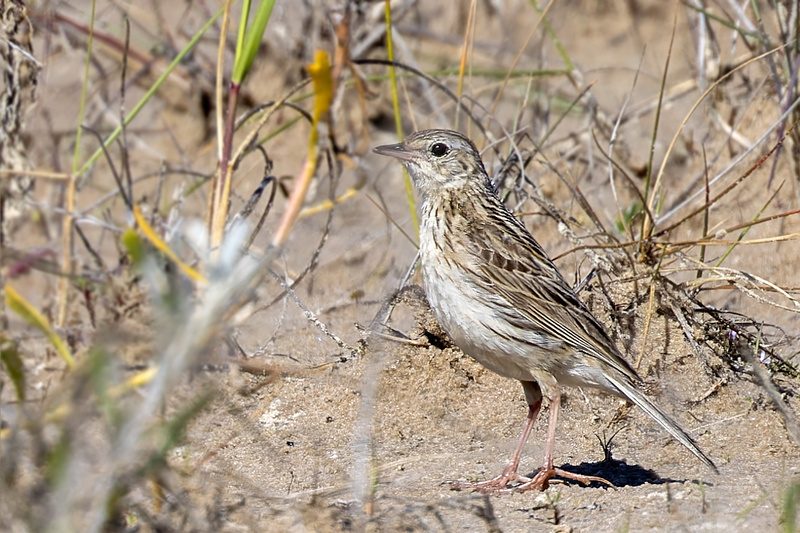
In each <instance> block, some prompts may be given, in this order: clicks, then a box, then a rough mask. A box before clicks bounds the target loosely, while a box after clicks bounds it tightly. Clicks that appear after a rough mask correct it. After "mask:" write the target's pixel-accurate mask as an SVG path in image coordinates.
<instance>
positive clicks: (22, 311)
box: [5, 285, 75, 369]
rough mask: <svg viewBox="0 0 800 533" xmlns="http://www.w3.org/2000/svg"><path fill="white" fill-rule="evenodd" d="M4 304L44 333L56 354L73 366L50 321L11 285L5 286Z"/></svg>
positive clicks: (71, 359)
mask: <svg viewBox="0 0 800 533" xmlns="http://www.w3.org/2000/svg"><path fill="white" fill-rule="evenodd" d="M5 293H6V305H7V306H8V308H9V309H11V310H12V311H14V312H15V313H17V314H18V315H19V316H21V317H22V318H23V319H24V320H25V321H26V322H27V323H28V324H30V325H32V326H33V327H35V328H37V329H38V330H40V331H41V332H42V333H44V334H45V336H46V337H47V340H49V341H50V343H51V344H52V345H53V346H54V347H55V349H56V351H57V352H58V355H60V356H61V358H62V359H63V360H64V362H65V363H67V367H68V368H69V369H72V368H73V367H74V366H75V359H74V358H73V357H72V354H71V353H70V351H69V348H67V346H66V345H65V344H64V341H62V340H61V337H59V336H58V335H57V334H56V332H55V331H53V328H52V327H51V326H50V322H48V321H47V319H46V318H45V317H44V315H42V314H41V313H40V312H39V311H37V310H36V309H35V308H34V307H33V306H32V305H31V304H29V303H28V302H27V300H25V298H23V297H22V296H20V294H19V293H18V292H17V291H15V290H14V289H13V288H12V287H11V285H6V286H5Z"/></svg>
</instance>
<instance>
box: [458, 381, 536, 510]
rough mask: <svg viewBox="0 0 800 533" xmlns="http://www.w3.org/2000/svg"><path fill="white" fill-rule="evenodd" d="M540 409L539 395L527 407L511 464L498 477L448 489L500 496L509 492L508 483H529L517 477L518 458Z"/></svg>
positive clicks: (460, 483) (465, 482)
mask: <svg viewBox="0 0 800 533" xmlns="http://www.w3.org/2000/svg"><path fill="white" fill-rule="evenodd" d="M526 392H527V391H526ZM541 407H542V398H541V395H539V399H538V400H536V401H535V402H534V403H531V404H529V405H528V418H527V419H526V420H525V426H524V427H523V428H522V434H521V435H520V436H519V442H518V443H517V449H516V450H514V455H513V456H512V458H511V462H510V463H509V464H508V466H506V467H505V469H504V470H503V472H502V473H501V474H500V475H499V476H497V477H496V478H493V479H489V480H487V481H480V482H469V481H453V482H451V483H450V487H451V488H452V489H453V490H462V489H472V490H475V491H477V492H480V493H482V494H501V493H503V492H510V491H509V490H508V489H506V486H507V485H508V484H509V483H513V482H514V481H519V482H522V483H527V482H530V481H531V479H530V478H528V477H525V476H521V475H519V474H518V473H517V469H518V468H519V460H520V456H522V448H524V447H525V442H526V441H527V440H528V436H529V435H530V434H531V430H532V429H533V423H534V422H535V421H536V416H537V415H538V414H539V409H541Z"/></svg>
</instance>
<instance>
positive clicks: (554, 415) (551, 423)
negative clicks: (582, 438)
mask: <svg viewBox="0 0 800 533" xmlns="http://www.w3.org/2000/svg"><path fill="white" fill-rule="evenodd" d="M560 405H561V389H560V388H559V387H558V386H556V387H555V391H554V392H553V396H551V398H550V419H549V420H548V421H547V440H546V441H545V445H544V463H543V464H542V469H541V470H539V472H537V474H536V475H535V476H534V477H533V479H530V480H527V481H525V482H523V483H522V484H521V485H519V486H518V487H515V490H517V491H519V492H525V491H529V490H534V489H538V490H545V489H547V487H548V486H549V485H550V483H549V480H550V478H552V477H554V476H560V477H564V478H567V479H574V480H575V481H579V482H581V483H583V484H584V485H588V484H589V483H591V482H592V481H599V482H600V483H605V484H606V485H610V486H612V487H613V486H614V485H613V484H612V483H610V482H609V481H607V480H605V479H603V478H601V477H596V476H582V475H580V474H573V473H572V472H567V471H565V470H561V469H560V468H553V450H554V448H555V445H556V425H557V422H558V408H559V407H560ZM517 460H518V461H519V457H517ZM520 477H521V476H520Z"/></svg>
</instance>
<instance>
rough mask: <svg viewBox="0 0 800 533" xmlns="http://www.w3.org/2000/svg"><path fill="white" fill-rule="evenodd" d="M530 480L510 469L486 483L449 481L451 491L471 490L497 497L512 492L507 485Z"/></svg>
mask: <svg viewBox="0 0 800 533" xmlns="http://www.w3.org/2000/svg"><path fill="white" fill-rule="evenodd" d="M531 481H532V479H531V478H529V477H526V476H523V475H520V474H518V473H517V471H516V469H513V468H511V467H508V468H506V469H505V470H503V473H502V474H500V475H499V476H497V477H495V478H492V479H489V480H486V481H449V482H448V484H449V485H450V488H451V489H452V490H472V491H474V492H480V493H481V494H488V495H494V496H499V495H501V494H510V493H512V492H514V487H508V484H509V483H522V484H526V483H530V482H531Z"/></svg>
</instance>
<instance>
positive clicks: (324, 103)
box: [308, 50, 333, 126]
mask: <svg viewBox="0 0 800 533" xmlns="http://www.w3.org/2000/svg"><path fill="white" fill-rule="evenodd" d="M308 73H309V74H310V75H311V81H312V82H313V84H314V113H313V115H312V117H313V119H314V125H315V126H316V125H317V122H319V121H320V120H322V119H324V118H325V116H326V115H327V113H328V111H329V110H330V107H331V100H332V99H333V77H332V76H331V62H330V58H329V57H328V52H326V51H325V50H317V52H316V53H315V54H314V62H313V63H312V64H310V65H308Z"/></svg>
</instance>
